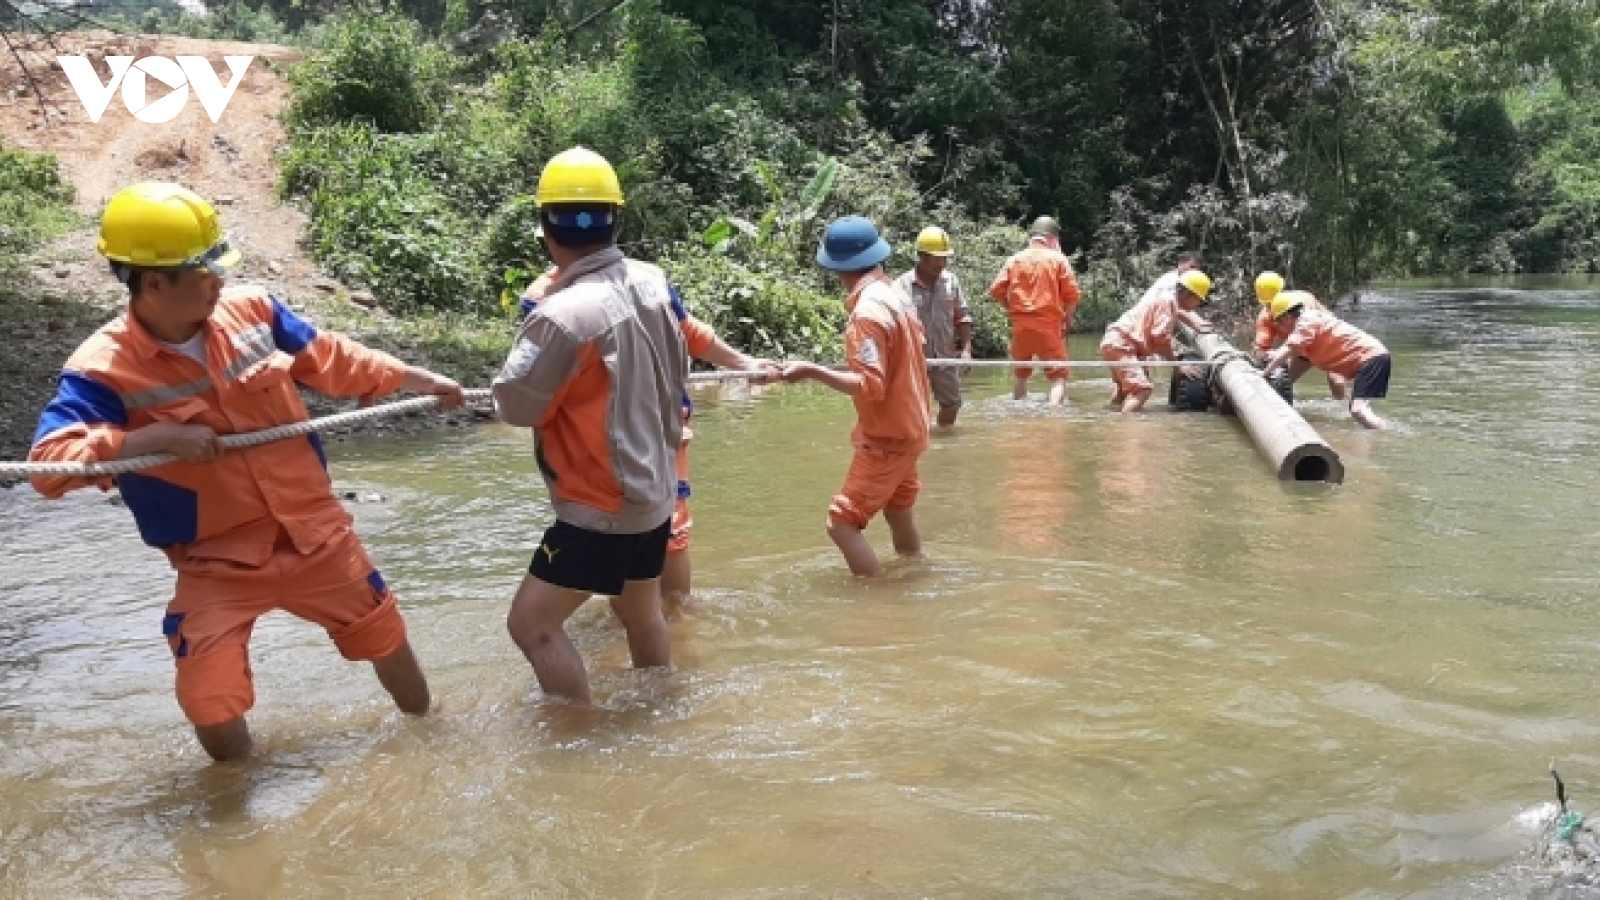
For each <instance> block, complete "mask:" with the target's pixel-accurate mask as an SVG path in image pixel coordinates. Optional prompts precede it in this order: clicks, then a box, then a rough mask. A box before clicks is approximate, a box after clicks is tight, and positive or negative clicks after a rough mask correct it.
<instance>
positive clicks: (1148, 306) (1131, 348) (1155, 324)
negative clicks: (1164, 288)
mask: <svg viewBox="0 0 1600 900" xmlns="http://www.w3.org/2000/svg"><path fill="white" fill-rule="evenodd" d="M1177 326H1178V300H1177V297H1176V296H1175V295H1174V294H1171V293H1162V292H1159V291H1158V292H1154V293H1152V294H1146V295H1145V299H1143V300H1140V301H1139V302H1138V303H1136V304H1134V306H1133V308H1132V309H1130V310H1128V311H1127V312H1125V313H1123V314H1122V317H1121V318H1119V319H1117V320H1116V321H1115V322H1112V323H1111V326H1110V327H1109V328H1107V329H1106V336H1105V338H1104V339H1102V340H1101V341H1100V346H1101V347H1103V348H1106V349H1115V350H1122V351H1124V352H1128V353H1132V354H1134V355H1136V356H1139V357H1150V356H1159V357H1162V358H1163V359H1171V358H1172V356H1173V348H1172V335H1173V332H1174V331H1175V330H1176V329H1177Z"/></svg>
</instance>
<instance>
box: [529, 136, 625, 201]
mask: <svg viewBox="0 0 1600 900" xmlns="http://www.w3.org/2000/svg"><path fill="white" fill-rule="evenodd" d="M534 199H535V200H536V201H538V204H539V206H541V207H544V206H549V205H550V204H552V203H606V204H610V205H612V206H622V205H623V202H622V183H621V182H620V181H618V180H617V171H616V170H615V169H613V168H611V163H608V162H606V158H605V157H604V156H601V155H600V154H598V153H596V152H594V151H593V150H589V149H586V148H584V147H573V148H572V149H571V150H563V151H561V152H560V153H557V154H556V155H555V156H553V157H551V159H550V161H549V162H547V163H545V165H544V171H543V172H541V173H539V190H538V192H537V193H536V194H535V195H534Z"/></svg>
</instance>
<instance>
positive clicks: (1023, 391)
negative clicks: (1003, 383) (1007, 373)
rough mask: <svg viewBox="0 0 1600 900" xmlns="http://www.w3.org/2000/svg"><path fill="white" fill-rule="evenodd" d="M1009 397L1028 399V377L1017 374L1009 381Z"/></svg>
mask: <svg viewBox="0 0 1600 900" xmlns="http://www.w3.org/2000/svg"><path fill="white" fill-rule="evenodd" d="M1011 399H1013V400H1026V399H1028V379H1026V378H1022V377H1020V376H1018V377H1017V378H1015V379H1014V380H1013V381H1012V383H1011Z"/></svg>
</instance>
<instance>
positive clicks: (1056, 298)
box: [989, 245, 1079, 333]
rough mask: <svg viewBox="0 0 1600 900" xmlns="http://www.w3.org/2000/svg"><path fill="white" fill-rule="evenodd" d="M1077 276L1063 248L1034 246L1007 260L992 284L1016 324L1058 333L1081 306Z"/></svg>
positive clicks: (993, 290) (999, 300)
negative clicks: (1079, 304) (1053, 248)
mask: <svg viewBox="0 0 1600 900" xmlns="http://www.w3.org/2000/svg"><path fill="white" fill-rule="evenodd" d="M1078 293H1079V292H1078V276H1077V274H1076V273H1074V272H1073V271H1072V263H1071V262H1070V261H1069V260H1068V259H1067V257H1066V255H1065V254H1063V253H1062V252H1061V251H1060V250H1052V249H1050V248H1049V247H1041V246H1037V245H1035V246H1031V247H1028V248H1027V249H1026V250H1023V251H1021V252H1019V253H1017V254H1015V255H1013V256H1012V257H1011V258H1010V259H1008V260H1006V263H1005V265H1004V266H1002V267H1001V269H1000V274H999V275H997V276H995V279H994V284H991V285H989V296H991V297H993V298H994V299H995V301H996V302H998V303H999V304H1000V305H1001V306H1003V307H1005V310H1006V313H1007V314H1008V315H1009V316H1010V317H1011V325H1012V327H1013V328H1028V329H1032V330H1036V331H1044V332H1049V333H1055V332H1058V331H1060V330H1061V326H1062V325H1064V324H1065V323H1066V319H1067V317H1068V316H1070V315H1072V312H1073V310H1075V309H1077V307H1078Z"/></svg>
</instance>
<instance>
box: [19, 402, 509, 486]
mask: <svg viewBox="0 0 1600 900" xmlns="http://www.w3.org/2000/svg"><path fill="white" fill-rule="evenodd" d="M463 393H465V394H466V395H467V399H468V400H481V399H485V398H487V397H488V396H489V391H488V390H487V389H485V388H473V389H471V390H467V391H464V392H463ZM438 405H439V398H438V397H435V396H427V397H413V398H411V399H409V400H400V401H398V402H395V403H383V404H379V405H378V406H369V407H367V408H365V409H353V410H350V411H349V412H342V413H335V414H334V415H331V416H323V417H322V418H320V419H307V420H306V421H304V422H292V423H290V424H288V425H277V426H274V427H272V428H267V429H264V430H262V431H250V432H245V433H243V434H229V435H223V436H222V437H219V438H217V443H218V444H220V445H221V446H222V449H224V450H242V449H244V448H246V447H259V446H261V445H262V444H270V443H273V442H274V441H282V440H286V439H288V438H292V437H300V436H302V435H307V434H310V433H311V432H313V431H327V430H330V429H334V428H342V427H345V426H348V425H358V424H360V423H362V422H366V421H369V420H372V419H386V418H389V417H390V416H398V415H403V414H405V413H409V412H423V411H425V410H430V409H433V408H435V407H437V406H438ZM177 461H178V457H176V456H174V455H172V454H171V453H152V454H149V455H147V456H130V457H128V458H127V459H116V460H111V461H110V462H98V463H67V462H61V463H40V462H0V482H5V481H16V480H20V479H23V478H27V477H29V476H32V475H47V476H59V477H65V478H104V477H107V476H111V475H123V474H126V473H128V472H136V471H138V470H140V469H148V468H151V467H152V466H162V465H166V464H167V463H171V462H177Z"/></svg>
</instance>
